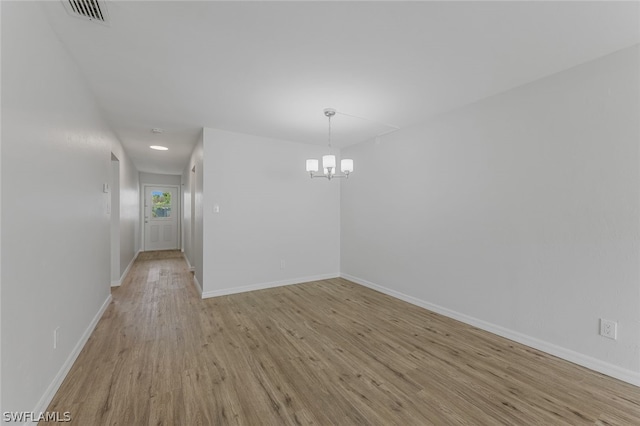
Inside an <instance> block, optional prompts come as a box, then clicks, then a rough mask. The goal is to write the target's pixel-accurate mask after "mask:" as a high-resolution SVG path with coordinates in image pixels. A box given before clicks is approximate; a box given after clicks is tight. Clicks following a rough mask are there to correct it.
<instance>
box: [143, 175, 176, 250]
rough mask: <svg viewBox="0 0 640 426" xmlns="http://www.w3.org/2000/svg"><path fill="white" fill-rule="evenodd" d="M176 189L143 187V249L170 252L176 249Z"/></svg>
mask: <svg viewBox="0 0 640 426" xmlns="http://www.w3.org/2000/svg"><path fill="white" fill-rule="evenodd" d="M179 213H180V205H179V199H178V189H177V188H172V187H164V186H145V191H144V249H145V250H146V251H149V250H171V249H177V248H178V215H179Z"/></svg>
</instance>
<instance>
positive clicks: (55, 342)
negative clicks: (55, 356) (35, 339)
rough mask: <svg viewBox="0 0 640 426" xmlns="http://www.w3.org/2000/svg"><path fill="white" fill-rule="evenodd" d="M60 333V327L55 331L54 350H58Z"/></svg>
mask: <svg viewBox="0 0 640 426" xmlns="http://www.w3.org/2000/svg"><path fill="white" fill-rule="evenodd" d="M58 331H60V327H56V328H55V330H53V349H58Z"/></svg>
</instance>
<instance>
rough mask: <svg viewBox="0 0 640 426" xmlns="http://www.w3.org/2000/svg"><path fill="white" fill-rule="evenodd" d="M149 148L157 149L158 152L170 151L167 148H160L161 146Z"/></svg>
mask: <svg viewBox="0 0 640 426" xmlns="http://www.w3.org/2000/svg"><path fill="white" fill-rule="evenodd" d="M149 148H151V149H155V150H157V151H168V150H169V148H167V147H166V146H160V145H151V146H150V147H149Z"/></svg>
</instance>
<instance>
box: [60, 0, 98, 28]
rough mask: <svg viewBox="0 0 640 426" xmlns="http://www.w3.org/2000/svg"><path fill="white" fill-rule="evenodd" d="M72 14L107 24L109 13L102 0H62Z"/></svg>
mask: <svg viewBox="0 0 640 426" xmlns="http://www.w3.org/2000/svg"><path fill="white" fill-rule="evenodd" d="M62 3H63V4H64V6H65V8H66V9H67V12H69V13H70V14H71V15H72V16H76V17H78V18H82V19H88V20H89V21H93V22H99V23H101V24H108V22H109V15H108V13H107V8H106V6H105V4H104V1H103V0H62Z"/></svg>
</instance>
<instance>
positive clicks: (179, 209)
mask: <svg viewBox="0 0 640 426" xmlns="http://www.w3.org/2000/svg"><path fill="white" fill-rule="evenodd" d="M147 187H161V188H175V190H176V191H177V192H176V200H177V201H176V204H177V206H176V214H179V215H180V214H181V212H182V188H181V187H180V185H167V184H164V183H143V184H142V191H140V238H141V239H140V242H141V244H140V247H142V249H141V251H147V247H146V241H145V238H144V237H145V234H144V231H145V228H146V226H145V223H144V213H145V209H146V206H145V205H144V202H145V195H146V193H147ZM177 219H178V220H177V222H178V224H177V228H178V229H176V232H177V234H176V246H177V247H176V250H182V239H181V238H180V236H181V235H182V221H181V220H180V218H179V217H178V218H177Z"/></svg>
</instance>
